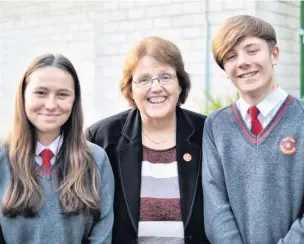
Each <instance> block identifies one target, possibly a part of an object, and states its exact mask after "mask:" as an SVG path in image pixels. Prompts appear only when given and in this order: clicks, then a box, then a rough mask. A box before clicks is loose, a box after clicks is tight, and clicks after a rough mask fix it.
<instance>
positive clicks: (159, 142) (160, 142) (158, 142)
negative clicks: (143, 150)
mask: <svg viewBox="0 0 304 244" xmlns="http://www.w3.org/2000/svg"><path fill="white" fill-rule="evenodd" d="M141 131H142V132H143V133H144V135H145V136H146V137H147V138H148V139H149V141H151V142H153V143H154V144H162V143H164V142H166V141H169V139H171V138H172V136H173V135H174V134H175V132H176V130H174V131H173V133H172V134H171V135H170V136H169V137H168V138H167V139H165V140H162V141H154V140H152V139H151V138H150V137H149V136H148V135H147V133H146V132H145V131H144V130H141Z"/></svg>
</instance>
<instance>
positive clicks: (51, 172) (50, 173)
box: [36, 167, 54, 176]
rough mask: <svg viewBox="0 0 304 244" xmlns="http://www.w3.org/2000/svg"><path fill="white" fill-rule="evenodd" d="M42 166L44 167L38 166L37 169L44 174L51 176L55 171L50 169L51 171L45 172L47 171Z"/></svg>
mask: <svg viewBox="0 0 304 244" xmlns="http://www.w3.org/2000/svg"><path fill="white" fill-rule="evenodd" d="M41 168H42V167H40V168H37V169H36V170H37V172H38V173H39V174H42V175H43V176H51V175H52V174H53V173H54V171H53V170H52V171H50V172H45V171H43V170H42V169H41Z"/></svg>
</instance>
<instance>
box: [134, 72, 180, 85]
mask: <svg viewBox="0 0 304 244" xmlns="http://www.w3.org/2000/svg"><path fill="white" fill-rule="evenodd" d="M167 75H170V76H171V79H172V80H171V81H170V82H166V83H165V84H164V83H162V82H161V78H159V77H155V78H151V79H150V80H149V83H147V85H140V82H139V80H140V79H138V80H132V82H133V83H134V84H136V85H137V86H138V87H151V86H152V85H153V81H154V80H157V81H158V84H160V85H161V86H165V85H168V84H171V83H173V82H174V81H175V79H176V78H177V75H174V74H167Z"/></svg>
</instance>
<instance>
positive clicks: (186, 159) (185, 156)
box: [183, 153, 192, 162]
mask: <svg viewBox="0 0 304 244" xmlns="http://www.w3.org/2000/svg"><path fill="white" fill-rule="evenodd" d="M183 158H184V160H185V161H186V162H190V161H191V159H192V156H191V154H190V153H185V154H184V156H183Z"/></svg>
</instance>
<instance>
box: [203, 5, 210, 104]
mask: <svg viewBox="0 0 304 244" xmlns="http://www.w3.org/2000/svg"><path fill="white" fill-rule="evenodd" d="M208 11H209V0H206V1H205V13H204V14H205V30H206V35H205V38H206V46H205V55H206V63H205V93H208V94H209V92H210V52H211V48H210V40H211V38H210V23H209V12H208ZM205 105H206V106H208V98H207V96H205Z"/></svg>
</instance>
